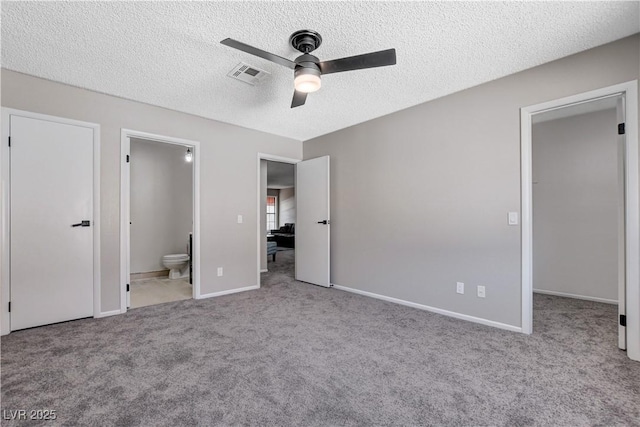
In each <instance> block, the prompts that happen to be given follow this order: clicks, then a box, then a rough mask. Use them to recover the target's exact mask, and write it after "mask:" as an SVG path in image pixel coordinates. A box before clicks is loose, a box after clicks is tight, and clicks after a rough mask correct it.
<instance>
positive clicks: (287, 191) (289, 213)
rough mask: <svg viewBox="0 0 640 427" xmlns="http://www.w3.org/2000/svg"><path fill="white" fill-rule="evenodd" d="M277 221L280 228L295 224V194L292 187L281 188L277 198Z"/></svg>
mask: <svg viewBox="0 0 640 427" xmlns="http://www.w3.org/2000/svg"><path fill="white" fill-rule="evenodd" d="M278 210H279V212H280V215H279V218H278V221H279V224H280V226H283V225H285V224H286V223H294V224H295V222H296V193H295V189H294V187H291V188H282V189H281V190H280V197H278Z"/></svg>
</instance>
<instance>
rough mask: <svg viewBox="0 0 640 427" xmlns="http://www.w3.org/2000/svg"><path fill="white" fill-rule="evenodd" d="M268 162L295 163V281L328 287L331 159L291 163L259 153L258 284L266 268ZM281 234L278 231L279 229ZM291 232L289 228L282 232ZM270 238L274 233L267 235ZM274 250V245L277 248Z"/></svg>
mask: <svg viewBox="0 0 640 427" xmlns="http://www.w3.org/2000/svg"><path fill="white" fill-rule="evenodd" d="M267 161H273V162H280V163H289V164H295V181H294V182H295V192H296V196H295V212H296V223H295V231H294V234H295V235H294V236H293V239H294V241H295V254H294V265H295V268H294V280H296V281H302V282H306V283H309V284H312V285H318V286H323V287H327V288H328V287H331V286H332V285H331V281H330V271H331V269H330V259H331V251H330V240H331V238H330V236H331V227H330V224H331V218H330V214H331V212H330V159H329V156H321V157H316V158H314V159H309V160H304V161H300V160H294V159H288V158H283V157H279V156H272V155H269V154H262V153H258V162H257V177H258V179H257V183H258V185H257V190H258V191H257V197H258V200H257V211H258V215H257V217H258V220H257V231H258V254H257V255H258V256H257V274H258V277H257V283H258V284H259V283H260V282H261V278H260V274H261V272H264V271H263V270H265V269H266V265H267V264H266V263H265V264H264V267H265V268H263V263H262V261H263V260H264V257H265V255H267V229H266V221H263V220H262V218H266V215H267V210H266V197H267V189H266V187H267V185H266V182H267V172H268V168H267V163H266V162H267ZM278 231H280V230H278ZM283 231H285V232H287V231H288V232H289V234H292V233H290V231H291V229H288V230H283ZM269 234H271V235H273V234H275V233H269ZM276 248H277V245H276Z"/></svg>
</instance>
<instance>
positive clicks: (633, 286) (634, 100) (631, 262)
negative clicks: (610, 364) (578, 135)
mask: <svg viewBox="0 0 640 427" xmlns="http://www.w3.org/2000/svg"><path fill="white" fill-rule="evenodd" d="M613 94H622V95H624V96H625V101H626V129H625V130H626V138H625V140H626V141H625V143H626V147H625V148H626V158H625V162H626V164H625V166H626V167H625V187H626V194H625V197H626V222H625V227H626V239H625V244H626V259H625V262H626V288H627V291H626V308H627V314H626V316H627V355H628V356H629V358H631V359H633V360H639V361H640V205H639V198H640V191H639V189H640V184H639V171H638V169H639V165H638V161H639V158H638V155H639V153H638V81H637V80H633V81H629V82H625V83H620V84H617V85H613V86H609V87H605V88H602V89H597V90H593V91H590V92H585V93H581V94H578V95H573V96H569V97H566V98H561V99H556V100H553V101H549V102H544V103H541V104H536V105H532V106H528V107H524V108H521V110H520V119H521V122H520V126H521V128H520V131H521V135H520V138H521V139H520V141H521V147H520V148H521V186H522V188H521V197H522V199H521V204H522V206H521V209H522V214H521V216H522V252H521V254H522V331H523V332H524V333H527V334H530V333H532V331H533V324H532V319H533V302H532V293H533V278H532V271H531V268H532V265H533V258H532V256H533V246H532V238H533V229H532V225H533V224H532V175H531V144H532V138H531V116H532V115H534V114H537V113H541V112H544V111H548V110H551V109H555V108H558V107H560V106H567V105H571V104H576V103H581V102H584V101H587V100H591V99H595V98H601V97H603V96H607V95H613Z"/></svg>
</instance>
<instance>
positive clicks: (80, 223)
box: [71, 219, 91, 227]
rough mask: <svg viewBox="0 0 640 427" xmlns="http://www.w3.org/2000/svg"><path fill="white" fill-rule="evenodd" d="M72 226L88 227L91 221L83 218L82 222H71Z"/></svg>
mask: <svg viewBox="0 0 640 427" xmlns="http://www.w3.org/2000/svg"><path fill="white" fill-rule="evenodd" d="M71 226H72V227H90V226H91V221H88V220H86V219H85V220H84V221H82V222H79V223H77V224H71Z"/></svg>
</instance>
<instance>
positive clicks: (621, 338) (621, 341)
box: [616, 96, 627, 350]
mask: <svg viewBox="0 0 640 427" xmlns="http://www.w3.org/2000/svg"><path fill="white" fill-rule="evenodd" d="M616 114H617V122H618V123H624V122H625V105H624V96H619V97H618V100H617V108H616ZM625 146H626V140H625V135H624V133H623V134H621V133H620V132H618V190H619V194H618V347H619V348H620V349H621V350H626V349H627V327H626V315H627V306H626V299H627V298H626V297H627V286H626V283H627V278H626V272H627V267H626V258H627V257H626V225H625V212H626V206H625V198H626V196H625V193H626V188H625V175H626V172H625V162H626V153H625ZM623 319H624V320H623Z"/></svg>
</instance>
